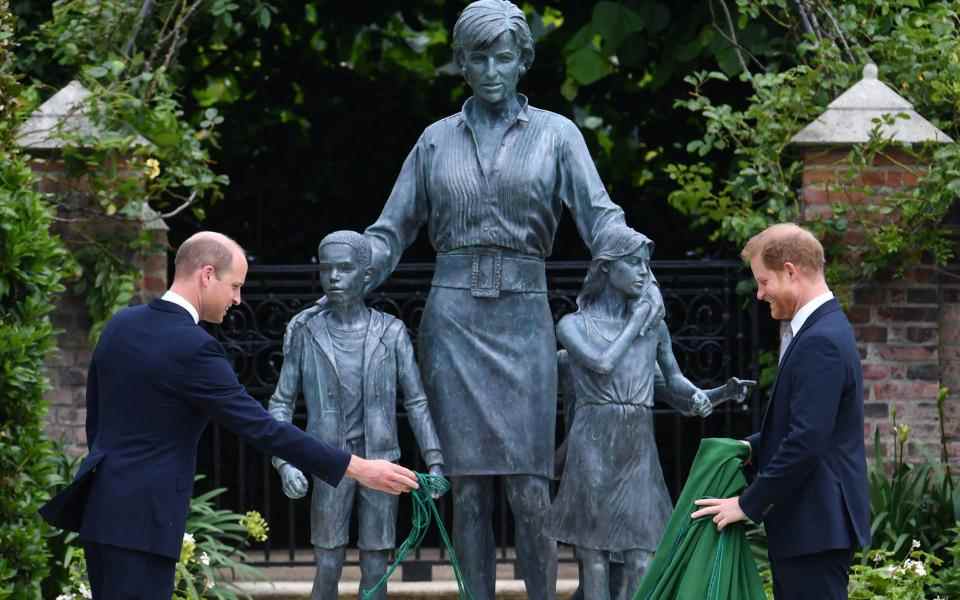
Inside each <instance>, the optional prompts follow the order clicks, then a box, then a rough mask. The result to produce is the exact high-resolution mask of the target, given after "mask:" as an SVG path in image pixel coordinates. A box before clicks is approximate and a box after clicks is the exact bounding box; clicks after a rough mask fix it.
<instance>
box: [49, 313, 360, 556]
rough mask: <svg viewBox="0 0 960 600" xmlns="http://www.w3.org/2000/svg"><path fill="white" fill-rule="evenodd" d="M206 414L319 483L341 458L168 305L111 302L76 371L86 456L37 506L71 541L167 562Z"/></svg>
mask: <svg viewBox="0 0 960 600" xmlns="http://www.w3.org/2000/svg"><path fill="white" fill-rule="evenodd" d="M210 419H213V420H214V421H216V422H217V423H219V424H221V425H223V426H224V427H226V428H227V429H230V430H231V431H233V432H235V433H236V434H237V435H239V436H240V437H241V438H243V439H244V440H245V441H246V442H248V443H250V444H252V445H253V446H254V447H256V448H257V449H258V450H260V451H261V452H264V453H267V454H275V455H277V456H280V457H282V458H283V459H284V460H286V461H288V462H290V463H292V464H294V465H296V466H297V467H298V468H299V469H301V470H303V471H305V472H308V473H313V474H314V475H316V476H317V477H320V478H321V479H323V480H324V481H326V482H327V483H329V484H330V485H334V486H335V485H337V484H338V483H339V482H340V479H341V478H342V477H343V475H344V472H345V471H346V468H347V463H348V462H349V460H350V455H349V454H347V453H345V452H343V451H342V450H338V449H336V448H333V447H331V446H329V445H326V444H324V443H322V442H320V441H318V440H316V439H314V438H313V437H311V436H309V435H306V434H305V433H303V432H302V431H301V430H299V429H298V428H296V427H294V426H293V425H290V424H289V423H281V422H279V421H277V420H276V419H274V418H273V417H271V416H270V414H269V413H267V411H266V410H265V409H264V408H263V406H262V405H261V404H260V403H259V402H258V401H256V400H255V399H253V398H252V397H250V395H248V394H247V392H246V390H245V389H244V388H243V386H242V385H240V382H239V381H238V380H237V377H236V374H235V373H234V372H233V368H232V367H231V364H230V362H229V361H228V360H227V357H226V355H225V354H224V351H223V347H222V346H221V345H220V344H219V342H217V341H216V340H215V339H214V338H213V337H211V336H210V335H209V334H208V333H207V332H206V331H204V329H203V328H202V327H199V326H198V325H197V324H195V323H194V322H193V319H192V317H191V316H190V315H189V313H187V311H186V310H184V309H183V308H181V307H180V306H177V305H176V304H173V303H171V302H166V301H164V300H155V301H153V302H152V303H150V304H149V305H142V306H135V307H131V308H126V309H123V310H122V311H120V312H119V313H118V314H117V315H116V316H114V317H113V319H111V320H110V322H109V323H108V324H107V326H106V328H105V329H104V331H103V334H102V335H101V336H100V341H99V343H98V344H97V347H96V350H95V351H94V354H93V360H92V361H91V364H90V371H89V375H88V380H87V424H86V427H87V446H88V449H89V454H88V455H87V457H86V458H85V459H84V461H83V462H82V463H81V465H80V469H79V471H78V473H77V476H76V478H75V479H74V481H73V483H71V484H70V485H69V486H68V487H67V488H66V489H65V490H64V491H63V492H61V493H60V494H59V495H57V496H56V497H55V498H53V499H52V500H51V501H50V502H48V503H47V504H46V505H44V507H43V508H41V510H40V512H41V514H42V515H43V516H44V518H46V519H47V521H49V522H50V523H51V524H53V525H55V526H57V527H60V528H62V529H67V530H71V531H78V532H79V533H80V538H81V539H83V540H87V541H92V542H99V543H102V544H110V545H114V546H119V547H122V548H130V549H134V550H140V551H144V552H150V553H154V554H159V555H162V556H166V557H169V558H172V559H174V560H176V559H177V558H178V557H179V556H180V546H181V543H182V541H183V534H184V528H185V522H186V518H187V513H188V509H189V502H190V497H191V495H192V490H193V478H194V473H195V471H196V459H197V445H198V443H199V441H200V435H201V433H202V432H203V430H204V428H206V426H207V423H208V422H209V420H210Z"/></svg>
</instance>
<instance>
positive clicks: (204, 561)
mask: <svg viewBox="0 0 960 600" xmlns="http://www.w3.org/2000/svg"><path fill="white" fill-rule="evenodd" d="M199 560H200V564H201V565H203V566H205V567H209V566H210V555H209V554H207V553H206V552H202V553H200V559H199Z"/></svg>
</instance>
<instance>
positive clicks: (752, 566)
mask: <svg viewBox="0 0 960 600" xmlns="http://www.w3.org/2000/svg"><path fill="white" fill-rule="evenodd" d="M748 455H749V449H748V448H747V446H746V445H745V444H743V443H742V442H739V441H737V440H731V439H724V438H707V439H704V440H702V441H701V442H700V449H699V450H697V456H696V458H695V459H694V461H693V469H692V470H691V472H690V477H689V479H687V483H686V485H685V486H683V493H682V494H680V499H679V500H677V506H676V508H675V509H674V511H673V515H672V516H671V517H670V522H669V523H668V524H667V530H666V532H665V533H664V534H663V538H662V539H661V540H660V545H659V547H657V552H656V555H655V556H654V559H653V561H652V562H651V563H650V567H649V569H648V570H647V573H646V575H645V576H644V578H643V581H642V582H641V583H640V589H639V591H637V593H636V595H635V596H634V600H766V595H765V594H764V592H763V584H762V583H761V581H760V575H759V573H758V572H757V564H756V563H755V562H754V560H753V555H752V554H751V553H750V544H749V543H748V542H747V539H746V536H745V530H744V525H745V522H741V523H736V524H734V525H728V526H727V527H725V528H724V530H723V531H722V532H719V531H717V527H716V525H714V524H713V521H712V520H711V519H710V518H708V517H704V518H700V519H697V520H693V519H691V518H690V515H691V513H693V512H694V511H695V510H697V507H696V505H694V503H693V502H694V501H695V500H699V499H700V498H729V497H731V496H737V495H739V494H740V492H741V491H742V490H743V488H745V487H746V485H747V480H746V478H745V477H744V475H743V471H742V469H741V467H742V465H743V462H744V461H745V460H747V458H748Z"/></svg>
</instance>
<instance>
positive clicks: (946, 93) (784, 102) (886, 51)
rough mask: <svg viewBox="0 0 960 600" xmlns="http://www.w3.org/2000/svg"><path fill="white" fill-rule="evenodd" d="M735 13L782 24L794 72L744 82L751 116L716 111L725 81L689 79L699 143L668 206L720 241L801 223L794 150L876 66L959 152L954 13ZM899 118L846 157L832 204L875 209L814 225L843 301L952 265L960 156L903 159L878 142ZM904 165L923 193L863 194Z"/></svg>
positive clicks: (726, 108) (769, 72) (704, 75)
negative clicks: (874, 286)
mask: <svg viewBox="0 0 960 600" xmlns="http://www.w3.org/2000/svg"><path fill="white" fill-rule="evenodd" d="M736 4H737V9H738V11H739V13H740V18H739V26H740V28H741V29H743V28H745V27H747V26H748V24H749V23H752V22H758V21H762V22H770V21H773V22H775V23H778V24H779V26H781V27H783V28H784V30H785V34H788V35H791V36H797V37H798V38H799V39H800V42H799V43H797V45H796V48H795V52H794V53H793V56H792V60H793V61H794V62H795V64H794V65H793V66H779V65H776V64H773V65H771V66H770V67H768V68H767V69H766V70H765V71H763V72H759V73H754V74H750V73H747V72H744V73H742V74H741V81H743V82H746V83H748V84H749V85H750V87H751V89H752V95H750V96H749V99H748V105H747V106H746V107H745V108H742V109H738V108H734V107H733V106H731V105H729V104H725V103H722V102H717V101H715V100H714V99H713V98H712V97H711V96H712V95H713V94H715V90H716V89H717V86H722V85H724V84H723V83H717V82H723V81H725V80H726V75H724V74H723V73H720V72H709V73H708V72H700V73H695V74H693V75H690V76H688V77H687V81H688V83H689V84H690V85H691V88H692V91H691V94H690V97H689V98H688V99H684V100H679V101H678V102H677V105H678V106H681V107H683V108H686V109H687V110H689V111H692V112H693V113H695V114H697V115H699V116H700V117H701V118H702V120H703V123H704V130H703V133H702V135H701V136H700V137H699V138H697V139H694V140H691V141H690V142H689V143H688V144H687V151H688V152H689V153H690V154H691V155H693V156H694V157H695V158H694V162H692V163H675V164H672V165H670V166H669V167H668V168H667V172H668V174H669V175H670V177H671V178H672V179H673V180H674V181H675V182H676V183H677V185H678V187H679V189H677V190H675V191H674V192H673V193H671V194H670V196H669V202H670V204H671V205H672V206H674V207H675V208H676V209H678V210H680V211H681V212H683V213H684V214H687V215H689V216H690V217H692V218H693V219H694V222H695V223H697V224H700V225H709V226H711V227H715V228H716V229H715V230H714V233H713V237H714V239H726V240H730V241H732V242H734V243H736V244H742V243H743V242H744V241H746V239H748V238H749V237H750V236H752V235H753V234H755V233H757V232H759V231H760V230H761V229H763V228H764V227H766V226H767V225H768V224H771V223H773V222H778V221H786V220H796V219H798V218H799V216H800V206H799V198H798V197H797V192H796V190H797V188H798V187H799V184H800V175H801V168H802V163H801V160H800V158H799V157H798V156H797V154H796V152H795V151H793V150H791V149H790V148H789V141H790V138H791V136H793V135H794V134H796V133H797V132H798V131H799V130H800V129H801V128H802V127H804V126H805V125H807V124H808V123H810V122H811V121H812V120H813V119H814V118H816V117H817V116H818V115H819V114H820V113H821V112H823V111H824V110H825V109H826V105H827V104H828V103H829V102H830V101H832V100H833V99H834V98H836V97H837V96H839V95H840V94H841V93H842V92H844V91H845V90H847V89H848V88H849V87H850V86H851V85H852V84H854V83H855V82H856V81H857V80H858V79H859V78H860V73H861V69H862V67H863V64H864V63H865V62H867V61H868V60H869V61H872V62H875V63H877V64H878V65H880V78H881V79H882V80H884V81H886V82H889V83H890V84H891V85H892V86H893V87H895V88H896V89H897V91H898V92H899V93H901V94H902V95H904V96H906V97H907V98H908V99H909V100H911V101H912V102H913V103H914V105H915V107H916V110H917V112H918V113H920V114H921V115H923V116H925V117H926V118H927V119H929V120H930V121H932V122H933V123H934V124H935V125H936V126H938V127H939V128H941V129H942V130H943V131H945V132H946V133H947V134H948V135H951V136H952V137H954V138H955V137H956V136H957V134H958V133H960V120H958V118H957V114H958V111H957V108H958V106H960V104H958V103H960V93H958V92H960V13H958V10H957V6H956V3H954V2H922V3H921V2H908V1H902V0H880V1H874V0H849V1H847V2H843V3H840V4H836V5H830V4H829V3H814V5H810V6H814V7H815V8H811V7H809V6H808V7H807V8H804V6H807V5H805V4H804V3H786V2H782V1H779V0H777V1H771V0H737V3H736ZM810 10H814V11H815V12H813V13H810V12H808V11H810ZM797 11H800V13H801V14H798V13H797ZM811 23H814V24H816V25H814V26H811ZM804 30H807V32H806V33H804ZM896 118H898V116H897V115H887V116H884V117H883V118H881V119H878V120H877V121H876V127H875V128H874V136H873V139H872V140H871V142H870V143H868V144H865V145H863V146H861V147H857V148H854V149H853V150H852V151H851V152H850V155H849V157H848V161H849V164H850V170H849V173H848V174H847V183H846V184H843V183H842V182H841V185H840V188H841V189H838V190H834V192H837V191H840V192H843V193H847V194H858V193H860V194H862V193H867V194H869V195H870V197H871V198H874V199H875V201H872V202H871V204H870V205H869V206H865V205H864V204H863V203H859V204H858V203H852V204H845V205H839V204H836V205H834V207H833V214H832V215H825V216H823V217H821V218H820V219H819V220H818V221H817V222H816V223H814V227H815V229H817V230H818V231H819V232H820V233H822V234H823V235H824V236H825V237H826V238H827V240H828V241H829V242H831V243H830V247H829V248H828V252H829V254H830V256H831V263H832V264H831V270H830V271H829V272H828V274H827V275H828V279H830V280H831V282H832V283H833V284H835V285H838V286H839V287H840V288H841V291H843V290H844V289H845V288H847V289H848V288H849V286H851V285H852V284H855V283H856V282H858V281H862V280H865V279H867V278H870V277H873V276H874V275H877V274H879V273H885V274H886V273H889V274H893V275H896V274H898V273H900V272H902V271H903V270H904V269H906V268H908V267H909V266H911V265H913V264H916V263H917V262H918V261H919V260H921V259H923V258H925V256H929V258H930V259H931V260H932V261H933V262H934V263H936V264H941V265H942V264H944V263H946V262H947V261H949V260H950V259H951V258H952V257H953V255H954V245H953V243H952V241H951V240H950V239H949V237H948V232H947V230H946V229H945V228H944V227H943V223H942V222H943V218H944V216H945V214H946V212H947V210H948V209H949V208H950V206H951V205H952V203H953V202H954V200H955V199H956V197H957V193H958V191H960V150H958V148H957V146H956V144H950V145H944V146H941V147H938V148H927V147H921V148H912V149H910V148H908V149H902V148H897V147H895V146H894V145H893V144H892V143H891V142H890V140H888V139H883V138H882V136H881V135H880V125H882V124H885V123H887V124H888V123H890V122H891V121H892V120H894V119H896ZM884 122H885V123H884ZM898 152H899V153H906V154H907V155H908V156H909V157H910V158H913V159H915V160H916V161H919V162H920V163H921V164H929V165H930V169H929V170H927V169H919V168H916V167H910V166H909V165H904V166H905V167H907V168H908V169H912V170H913V175H914V176H915V177H916V178H917V179H918V180H919V184H918V186H917V187H916V188H914V189H912V190H909V191H906V192H903V191H900V192H893V193H889V191H888V190H884V189H881V188H879V187H873V186H865V185H863V184H859V185H857V184H856V183H855V182H857V181H862V180H861V179H859V178H860V176H861V175H862V174H863V173H865V172H867V170H868V169H869V168H870V167H871V166H873V165H874V164H875V161H878V160H886V161H897V160H898V159H897V157H898V156H900V155H901V154H899V153H898ZM724 155H727V156H729V155H732V157H733V160H732V163H731V164H730V166H729V168H722V169H718V168H717V166H716V165H717V163H718V157H720V156H724ZM721 164H722V163H721ZM854 226H855V227H856V228H857V229H859V230H861V231H863V233H864V237H865V239H864V241H863V242H862V243H852V244H851V243H849V238H846V237H845V234H846V232H847V231H848V230H849V229H850V228H851V227H854Z"/></svg>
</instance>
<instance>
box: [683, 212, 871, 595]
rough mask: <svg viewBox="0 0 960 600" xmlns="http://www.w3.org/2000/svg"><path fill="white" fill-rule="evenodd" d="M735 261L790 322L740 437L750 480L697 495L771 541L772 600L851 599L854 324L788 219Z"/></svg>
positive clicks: (857, 442) (856, 424) (857, 428)
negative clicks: (768, 382)
mask: <svg viewBox="0 0 960 600" xmlns="http://www.w3.org/2000/svg"><path fill="white" fill-rule="evenodd" d="M742 256H743V258H744V260H746V261H749V262H750V269H751V270H752V271H753V276H754V278H755V279H756V280H757V299H758V300H765V301H766V302H767V303H769V304H770V314H771V316H772V317H773V318H774V319H777V320H780V321H788V322H789V328H788V329H785V337H787V338H790V337H792V340H791V341H789V343H788V344H785V345H784V346H783V351H782V354H781V357H780V369H779V372H778V374H777V380H776V382H775V383H774V386H773V393H772V400H771V402H770V405H769V407H768V408H767V412H766V414H765V415H764V418H763V424H762V425H761V428H760V431H759V432H758V433H755V434H753V435H751V436H750V437H749V438H747V440H746V442H747V443H749V445H750V447H751V451H752V461H753V463H754V467H755V469H756V477H755V479H754V480H753V482H752V483H751V484H750V485H749V486H748V487H747V488H746V489H745V490H744V491H743V493H742V494H741V495H740V496H739V497H735V498H727V499H703V500H698V501H697V505H699V506H701V507H703V508H701V509H700V510H697V511H696V512H694V513H693V515H692V516H693V518H699V517H701V516H710V515H712V516H713V521H714V522H715V523H716V525H717V527H718V528H720V529H723V528H724V527H725V526H727V525H729V524H731V523H735V522H737V521H741V520H744V519H745V518H748V517H749V518H750V519H751V520H752V521H754V522H758V523H759V522H761V521H762V522H763V523H764V525H765V526H766V530H767V538H768V540H769V550H768V552H769V556H770V563H771V568H772V571H773V585H774V596H775V597H776V598H777V600H800V599H804V600H833V599H837V598H841V599H845V598H846V597H847V582H848V573H849V567H850V561H851V559H852V555H853V551H854V549H855V548H862V547H864V546H866V545H868V544H869V543H870V500H869V495H868V489H867V463H866V456H865V452H864V444H863V374H862V373H861V369H860V354H859V352H858V350H857V344H856V340H855V339H854V337H853V329H852V328H851V327H850V323H849V321H847V318H846V316H844V314H843V311H842V310H841V309H840V305H839V304H838V303H837V301H836V300H835V299H834V297H833V294H832V293H831V292H830V290H829V289H828V288H827V284H826V281H825V280H824V277H823V265H824V259H823V247H822V246H821V245H820V242H819V241H817V239H816V238H815V237H814V236H813V235H812V234H811V233H810V232H809V231H807V230H805V229H803V228H801V227H798V226H797V225H794V224H792V223H782V224H778V225H773V226H771V227H769V228H767V229H766V230H764V231H763V232H761V233H760V234H758V235H756V236H755V237H753V238H752V239H751V240H750V241H749V242H747V245H746V246H745V247H744V249H743V252H742Z"/></svg>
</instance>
